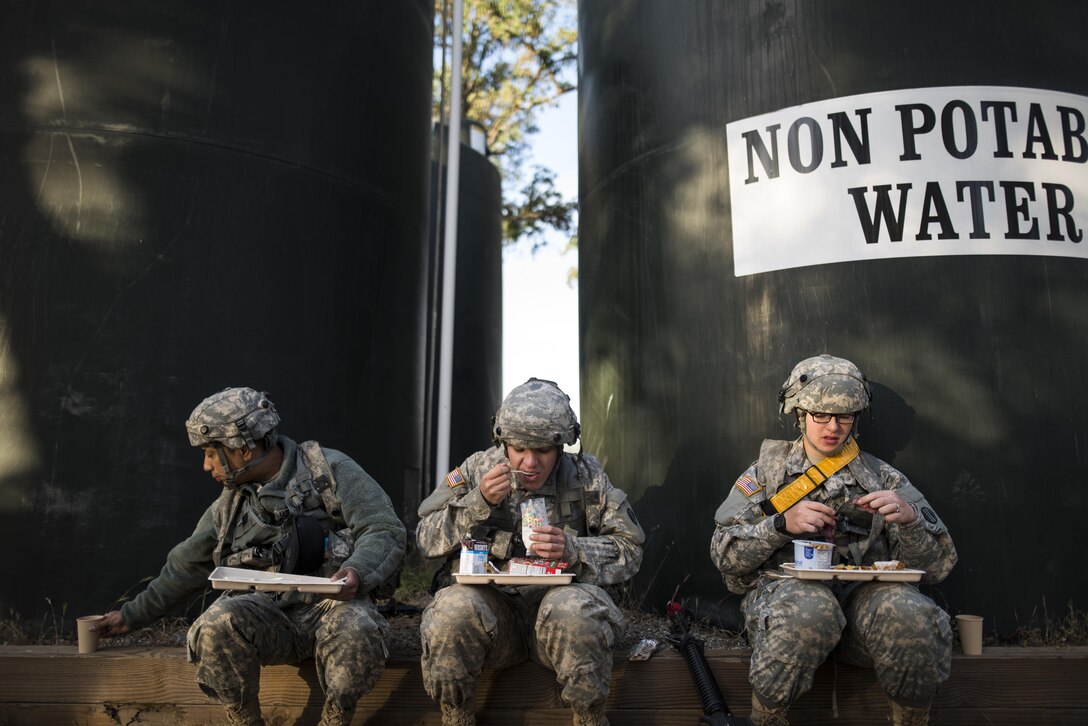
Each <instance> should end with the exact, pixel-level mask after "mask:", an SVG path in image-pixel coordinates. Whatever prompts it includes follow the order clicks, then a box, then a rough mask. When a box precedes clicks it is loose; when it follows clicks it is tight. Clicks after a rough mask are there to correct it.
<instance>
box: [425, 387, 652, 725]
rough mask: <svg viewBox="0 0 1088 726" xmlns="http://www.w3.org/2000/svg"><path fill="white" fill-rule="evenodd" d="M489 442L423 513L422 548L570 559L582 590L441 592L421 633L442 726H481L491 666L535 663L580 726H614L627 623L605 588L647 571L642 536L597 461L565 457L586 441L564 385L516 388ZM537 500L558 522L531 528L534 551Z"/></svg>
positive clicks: (438, 553)
mask: <svg viewBox="0 0 1088 726" xmlns="http://www.w3.org/2000/svg"><path fill="white" fill-rule="evenodd" d="M491 432H492V437H493V439H494V441H495V444H496V445H495V446H494V447H492V448H490V449H487V450H486V451H479V452H476V453H475V454H473V455H471V456H470V457H469V458H468V459H466V460H465V462H464V463H463V464H461V466H459V467H457V468H456V469H454V470H453V471H452V472H450V473H449V475H447V476H446V479H445V480H444V481H443V482H442V483H439V485H438V487H437V488H436V489H435V491H434V493H433V494H431V496H430V497H428V498H427V500H426V501H424V502H423V504H422V505H421V506H420V510H419V514H420V517H421V521H420V523H419V528H418V530H417V532H416V539H417V542H418V544H419V548H420V550H421V551H422V552H423V554H424V555H426V556H428V557H453V556H455V555H456V553H458V552H459V551H460V546H461V545H460V543H461V540H462V538H464V537H465V536H466V535H468V536H472V537H474V538H476V539H487V540H489V541H490V552H489V557H490V558H491V561H492V562H495V563H498V564H500V565H502V569H506V563H507V561H508V560H509V559H510V558H512V557H524V556H529V557H539V558H544V559H549V560H563V561H566V562H568V563H569V564H568V566H567V568H566V570H565V571H566V572H571V573H574V575H575V577H574V582H572V584H570V585H560V586H556V587H550V588H549V587H545V586H537V585H533V586H519V587H505V586H504V587H497V586H493V585H460V584H454V585H450V586H448V587H445V588H444V589H442V590H439V591H438V593H437V594H436V595H435V598H434V600H433V601H432V602H431V604H430V605H428V606H427V609H426V610H424V612H423V621H422V624H421V626H420V631H421V634H422V638H423V659H422V666H423V683H424V686H425V687H426V689H427V693H428V694H430V696H431V698H433V699H435V700H436V701H438V702H439V705H440V706H441V708H442V722H443V723H444V724H447V725H448V726H449V725H453V726H461V725H463V724H474V723H475V709H476V704H475V695H476V679H477V677H478V676H479V675H480V671H481V670H482V669H483V667H484V664H485V663H486V664H487V666H488V667H489V668H505V667H507V666H511V665H514V664H515V663H519V662H522V661H524V660H526V659H531V660H533V661H534V662H536V663H539V664H541V665H543V666H544V667H546V668H549V669H551V670H553V671H555V673H556V678H557V681H558V682H559V684H560V685H561V687H562V697H563V700H564V701H565V702H566V703H568V704H570V706H571V708H572V710H573V712H574V723H575V724H583V725H586V726H596V725H598V724H607V723H608V721H607V719H606V718H605V715H604V703H605V699H606V698H607V697H608V689H609V686H610V684H611V679H612V650H611V646H612V644H613V642H614V641H615V638H616V637H617V636H618V635H619V634H620V633H621V626H622V615H621V613H620V611H619V609H618V608H617V607H616V606H615V604H614V603H613V602H612V599H611V597H610V596H609V594H608V592H606V591H605V589H604V588H605V587H608V586H610V585H615V584H617V583H622V582H625V581H626V580H629V579H630V578H631V577H633V576H634V575H635V573H636V572H637V571H638V568H639V564H640V562H641V561H642V542H643V539H644V535H643V532H642V528H641V527H640V526H639V524H638V521H637V520H636V519H635V515H634V512H633V511H632V510H631V506H630V504H628V502H627V495H626V494H624V493H623V492H622V491H620V490H619V489H616V488H615V487H613V486H612V484H611V482H609V480H608V476H607V475H606V474H605V473H604V470H603V469H602V468H601V464H600V462H599V461H597V459H595V458H594V457H592V456H590V455H588V454H581V453H579V454H577V455H575V454H568V453H564V452H563V446H564V445H570V444H574V442H575V441H577V440H578V435H579V426H578V421H577V419H576V417H575V415H574V411H573V410H571V407H570V403H569V399H568V397H567V395H566V394H565V393H563V392H562V391H561V390H560V389H559V387H558V386H556V385H555V384H554V383H552V382H550V381H543V380H539V379H536V378H531V379H529V381H528V382H526V383H524V384H522V385H520V386H518V387H516V388H515V389H514V390H513V391H511V392H510V394H509V395H508V396H507V397H506V399H505V400H504V401H503V403H502V406H501V407H500V408H499V410H498V412H497V413H496V415H495V418H494V419H493V422H492V429H491ZM531 497H543V499H544V501H545V502H546V505H547V513H548V522H549V524H548V525H547V526H537V527H533V534H532V535H531V541H530V542H525V541H522V537H521V509H520V503H521V502H522V501H523V500H526V499H528V498H531Z"/></svg>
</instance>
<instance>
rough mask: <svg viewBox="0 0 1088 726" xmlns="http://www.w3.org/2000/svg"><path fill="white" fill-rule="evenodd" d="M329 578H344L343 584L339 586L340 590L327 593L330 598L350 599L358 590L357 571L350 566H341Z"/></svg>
mask: <svg viewBox="0 0 1088 726" xmlns="http://www.w3.org/2000/svg"><path fill="white" fill-rule="evenodd" d="M331 579H333V580H344V586H343V587H342V588H340V592H335V593H332V594H330V595H328V598H329V599H330V600H351V599H352V598H354V597H355V593H357V592H358V591H359V573H358V572H356V571H355V570H353V569H351V568H350V567H344V568H341V569H340V570H338V571H337V572H336V574H334V575H333V576H332V578H331Z"/></svg>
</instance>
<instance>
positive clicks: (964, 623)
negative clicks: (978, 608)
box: [956, 615, 982, 655]
mask: <svg viewBox="0 0 1088 726" xmlns="http://www.w3.org/2000/svg"><path fill="white" fill-rule="evenodd" d="M956 627H957V628H958V629H959V631H960V647H962V648H963V654H964V655H982V616H981V615H957V616H956Z"/></svg>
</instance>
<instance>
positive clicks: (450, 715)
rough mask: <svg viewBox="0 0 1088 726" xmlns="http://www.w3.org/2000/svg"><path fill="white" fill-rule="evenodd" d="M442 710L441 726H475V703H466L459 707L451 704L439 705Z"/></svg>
mask: <svg viewBox="0 0 1088 726" xmlns="http://www.w3.org/2000/svg"><path fill="white" fill-rule="evenodd" d="M439 706H441V708H442V726H476V702H475V701H466V702H465V703H464V704H462V705H460V706H454V705H453V704H452V703H441V704H439Z"/></svg>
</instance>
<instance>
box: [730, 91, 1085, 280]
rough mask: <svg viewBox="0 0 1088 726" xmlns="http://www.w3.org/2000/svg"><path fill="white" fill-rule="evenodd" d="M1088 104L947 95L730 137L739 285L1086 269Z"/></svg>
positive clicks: (802, 111)
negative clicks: (990, 264)
mask: <svg viewBox="0 0 1088 726" xmlns="http://www.w3.org/2000/svg"><path fill="white" fill-rule="evenodd" d="M1086 117H1088V98H1086V97H1084V96H1077V95H1073V94H1069V93H1057V92H1053V91H1043V90H1036V89H1030V88H1006V87H1000V86H948V87H941V88H915V89H908V90H902V91H883V92H880V93H867V94H863V95H859V96H847V97H844V98H835V99H831V100H828V101H820V102H817V103H808V104H804V105H801V106H794V107H792V108H786V109H782V110H780V111H775V112H773V113H768V114H764V115H762V116H755V117H752V118H747V119H744V120H741V121H735V122H733V123H730V124H728V125H727V126H726V137H727V143H728V148H729V195H730V199H731V206H732V220H733V261H734V266H735V273H736V275H737V276H738V277H739V276H742V275H751V274H755V273H759V272H769V271H771V270H783V269H789V268H795V267H805V266H808V265H821V264H827V263H831V262H847V261H853V260H880V259H889V258H895V257H926V256H935V255H1046V256H1053V257H1080V258H1088V244H1085V243H1084V228H1085V226H1088V165H1086V163H1085V162H1086V161H1088V131H1086V129H1085V120H1086Z"/></svg>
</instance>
